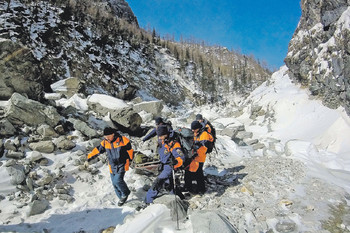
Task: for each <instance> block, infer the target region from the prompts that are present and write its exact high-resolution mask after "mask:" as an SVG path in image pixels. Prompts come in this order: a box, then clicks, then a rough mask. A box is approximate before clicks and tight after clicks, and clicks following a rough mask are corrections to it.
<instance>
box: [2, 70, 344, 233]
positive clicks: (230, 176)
mask: <svg viewBox="0 0 350 233" xmlns="http://www.w3.org/2000/svg"><path fill="white" fill-rule="evenodd" d="M67 101H69V100H67ZM77 101H78V102H79V101H84V100H82V99H79V98H75V105H80V106H85V103H81V104H79V103H77ZM96 101H98V100H96ZM60 103H61V104H62V105H64V101H63V100H60ZM231 103H232V104H229V105H228V106H226V107H225V109H224V108H222V107H221V108H219V107H217V106H215V107H213V106H203V107H202V108H201V109H182V110H179V111H178V112H174V114H175V116H177V119H175V118H174V119H171V120H172V122H173V125H175V126H176V125H177V124H182V125H184V126H187V127H188V126H189V124H188V122H190V121H191V120H192V119H190V120H189V121H188V122H187V123H185V122H184V121H183V118H184V116H185V117H186V116H187V115H186V113H192V115H191V116H192V117H193V113H194V114H196V113H199V112H200V113H202V114H203V115H204V117H206V118H208V119H209V120H211V121H212V122H221V123H225V122H226V123H228V122H230V123H232V122H234V121H239V122H240V123H242V124H244V126H245V129H246V131H249V132H252V133H253V138H255V139H258V140H259V141H260V142H262V143H264V144H266V147H267V148H269V149H267V150H265V151H263V150H262V149H259V150H253V149H252V148H251V147H249V146H238V145H237V144H235V143H234V142H233V141H232V140H231V139H230V138H229V137H227V136H222V135H219V136H218V141H217V145H216V147H217V150H218V152H217V153H216V152H214V153H212V154H211V155H210V156H208V159H207V162H206V169H205V172H206V174H207V175H208V181H209V183H208V192H207V193H206V194H205V195H203V196H194V197H192V198H191V199H190V200H189V202H190V209H189V213H188V214H189V220H185V221H184V220H182V221H180V229H179V230H177V229H176V228H177V225H176V222H174V221H172V220H171V219H170V211H169V209H167V208H166V207H165V206H164V205H161V204H154V205H151V206H149V207H147V208H146V209H143V210H140V211H137V210H136V209H135V207H136V206H137V204H138V203H139V202H140V201H142V200H143V198H144V195H145V191H144V190H143V189H142V187H143V185H144V183H151V182H152V180H153V179H154V177H145V176H142V175H140V174H136V173H135V171H134V170H132V169H131V170H130V171H129V172H127V174H126V181H127V183H128V185H129V186H130V188H131V190H132V193H131V195H130V197H129V201H128V202H127V203H126V204H125V206H123V207H118V206H117V205H116V204H115V203H116V202H117V201H118V200H117V197H116V196H115V194H114V191H113V189H112V186H111V182H110V177H109V174H108V168H107V166H106V165H105V164H102V163H98V164H94V165H92V166H94V167H96V168H97V169H98V170H99V171H100V172H99V173H98V174H97V175H94V176H93V179H92V178H91V177H92V175H91V174H90V173H87V172H86V171H79V170H78V169H77V166H74V165H73V160H74V159H76V158H79V157H81V156H85V154H81V152H79V151H78V150H75V149H73V150H72V151H69V152H65V153H61V154H56V155H54V154H45V157H47V158H49V159H50V161H51V163H50V164H49V166H48V167H47V169H52V170H55V168H57V167H58V166H61V165H62V164H64V165H65V167H64V168H63V171H64V174H65V175H66V180H67V183H68V184H69V185H71V186H72V190H73V192H74V194H73V197H74V199H75V201H74V202H72V203H67V202H64V201H59V200H58V199H54V200H53V201H52V202H50V208H49V209H48V210H46V211H45V212H44V213H43V214H39V215H34V216H30V217H28V216H27V215H26V212H27V208H28V206H26V205H23V203H17V202H14V201H12V200H10V199H9V198H5V199H4V200H1V201H0V210H1V211H0V224H1V225H0V231H1V232H99V231H100V230H101V229H106V228H108V227H116V228H115V230H114V232H118V233H119V232H130V233H131V232H132V233H135V232H189V233H190V232H193V229H192V225H191V221H190V220H191V214H192V213H194V212H195V211H196V210H206V209H209V210H215V211H220V212H221V213H223V214H225V215H226V216H227V218H228V219H229V221H230V222H231V224H232V225H234V226H235V227H236V228H237V230H238V231H239V232H266V231H268V230H271V231H273V232H306V231H308V232H329V231H330V230H329V228H327V226H328V225H332V224H335V223H333V222H332V221H331V220H330V219H332V217H333V215H332V211H331V207H330V206H333V207H334V208H335V207H336V206H339V205H342V204H343V205H344V206H345V207H343V208H345V209H346V208H348V206H349V201H350V194H349V193H350V144H349V143H348V140H349V138H350V118H349V117H348V116H347V115H346V113H345V111H344V109H342V108H339V109H336V110H332V109H328V108H326V107H324V106H323V105H322V104H321V103H320V101H318V100H313V99H311V98H310V97H309V95H308V92H307V90H304V89H301V88H300V87H299V86H296V85H294V84H293V83H291V81H290V80H289V77H288V75H287V74H286V68H285V67H282V68H281V69H280V70H279V71H278V72H276V73H274V75H273V77H272V79H271V80H269V83H265V84H263V85H262V86H261V87H259V88H258V89H256V90H255V91H254V92H253V93H252V94H251V96H249V98H247V99H244V100H241V99H232V101H231ZM233 103H236V104H238V105H239V106H241V107H243V114H241V115H240V116H239V117H233V116H231V117H230V116H229V113H230V112H232V109H233V108H237V106H236V104H233ZM255 105H259V106H261V107H262V109H263V110H265V114H264V115H262V116H259V117H257V118H256V119H251V118H250V114H251V109H252V106H255ZM186 124H187V125H186ZM132 142H133V145H134V147H135V148H136V149H141V148H143V147H142V146H144V145H142V144H141V143H140V139H139V138H132ZM84 143H85V142H83V141H81V142H80V143H78V145H79V146H78V147H79V148H80V149H81V148H84V146H85V145H84ZM271 145H272V147H273V148H271ZM0 171H1V170H0ZM1 174H2V173H1ZM2 177H3V176H2ZM2 179H3V178H2ZM213 180H214V181H213ZM211 181H212V182H211ZM5 184H8V182H6V179H5V181H4V180H3V181H2V182H0V185H5ZM4 188H5V187H4V186H2V187H0V190H4ZM6 189H7V190H8V189H9V187H6ZM133 203H134V204H133ZM347 211H348V209H347ZM348 213H349V212H347V213H346V211H345V214H344V216H340V218H341V219H342V221H341V222H340V223H339V226H335V227H338V228H339V229H341V230H343V232H348V231H350V222H349V219H350V218H348V217H349V215H348ZM327 224H328V225H327ZM325 228H327V229H328V231H326V230H324V229H325ZM45 229H46V230H45ZM112 232H113V230H112Z"/></svg>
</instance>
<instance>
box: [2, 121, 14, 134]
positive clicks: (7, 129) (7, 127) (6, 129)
mask: <svg viewBox="0 0 350 233" xmlns="http://www.w3.org/2000/svg"><path fill="white" fill-rule="evenodd" d="M15 132H16V129H15V127H14V126H13V125H12V124H11V122H10V121H9V120H7V119H6V118H4V119H1V120H0V136H12V135H14V134H15Z"/></svg>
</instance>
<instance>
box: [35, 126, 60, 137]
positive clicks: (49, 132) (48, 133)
mask: <svg viewBox="0 0 350 233" xmlns="http://www.w3.org/2000/svg"><path fill="white" fill-rule="evenodd" d="M36 131H37V132H38V133H39V134H40V135H41V136H42V137H43V138H51V137H58V134H57V133H56V132H55V130H54V129H53V128H52V127H51V126H49V125H46V124H43V125H40V126H39V127H38V128H37V129H36Z"/></svg>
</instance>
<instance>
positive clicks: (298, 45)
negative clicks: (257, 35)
mask: <svg viewBox="0 0 350 233" xmlns="http://www.w3.org/2000/svg"><path fill="white" fill-rule="evenodd" d="M301 8H302V16H301V19H300V22H299V24H298V27H297V29H296V30H295V33H294V35H293V38H292V40H291V41H290V43H289V46H288V54H287V57H286V58H285V63H286V65H287V67H288V70H289V76H290V77H291V78H292V79H293V81H295V82H298V83H301V84H302V85H303V86H304V87H307V88H309V90H310V91H311V93H312V95H315V96H318V97H319V98H321V99H322V102H323V104H324V105H326V106H327V107H329V108H333V109H336V108H337V107H338V106H339V105H342V106H344V107H345V109H346V111H347V113H348V114H350V98H349V90H350V85H349V83H348V82H347V81H345V80H347V79H348V77H349V73H350V68H349V67H350V66H349V64H350V55H349V54H350V53H349V41H350V33H349V28H348V27H347V26H346V25H347V14H346V13H345V12H346V11H347V10H348V8H349V2H348V1H346V0H329V1H325V2H320V1H319V0H309V1H302V2H301ZM306 32H307V33H306ZM325 51H326V52H325Z"/></svg>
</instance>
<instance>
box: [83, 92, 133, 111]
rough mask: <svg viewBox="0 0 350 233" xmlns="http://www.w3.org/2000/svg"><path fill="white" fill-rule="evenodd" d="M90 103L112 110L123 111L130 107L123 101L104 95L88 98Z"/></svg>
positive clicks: (94, 95)
mask: <svg viewBox="0 0 350 233" xmlns="http://www.w3.org/2000/svg"><path fill="white" fill-rule="evenodd" d="M88 102H91V103H98V104H100V105H102V106H103V107H105V108H110V109H122V108H125V107H128V105H127V104H126V103H125V102H124V101H123V100H121V99H118V98H115V97H112V96H108V95H104V94H93V95H91V96H90V97H89V98H88Z"/></svg>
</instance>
